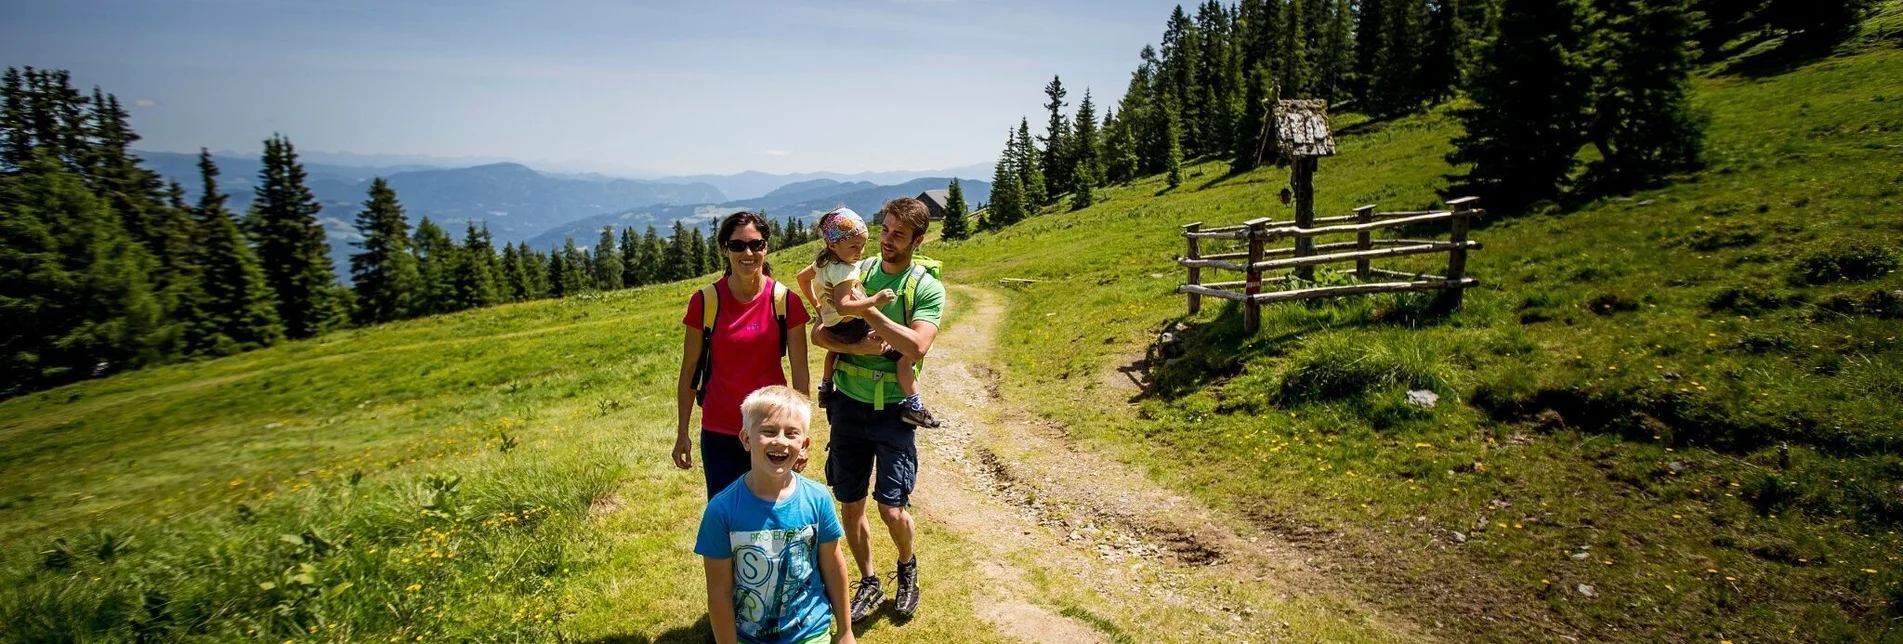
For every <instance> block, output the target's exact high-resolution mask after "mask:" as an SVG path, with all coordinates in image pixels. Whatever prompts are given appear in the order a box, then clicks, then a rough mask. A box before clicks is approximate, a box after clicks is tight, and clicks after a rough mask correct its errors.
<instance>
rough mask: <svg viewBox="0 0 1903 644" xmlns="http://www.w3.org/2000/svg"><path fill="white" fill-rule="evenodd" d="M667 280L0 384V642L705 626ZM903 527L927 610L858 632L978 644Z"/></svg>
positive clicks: (960, 583)
mask: <svg viewBox="0 0 1903 644" xmlns="http://www.w3.org/2000/svg"><path fill="white" fill-rule="evenodd" d="M786 261H792V260H791V259H789V260H786ZM690 292H691V286H689V285H685V284H677V285H671V286H666V287H654V288H645V289H638V290H632V291H621V292H615V293H610V294H604V295H599V296H591V297H579V298H570V299H567V300H562V301H547V302H535V303H528V304H519V305H510V306H504V307H499V308H495V309H489V310H484V311H477V312H471V313H466V314H460V315H455V316H448V317H439V318H429V319H422V320H414V321H409V322H402V323H397V324H392V325H387V326H382V327H377V328H374V329H368V330H359V331H348V332H343V333H336V334H331V335H328V336H324V337H323V338H320V339H317V340H313V341H307V342H300V343H294V344H290V345H286V346H282V347H277V348H272V349H268V350H264V351H256V352H252V353H247V354H243V355H239V356H234V357H230V358H226V359H221V360H216V361H210V362H202V363H195V364H183V365H175V366H170V367H165V368H160V369H151V370H146V371H141V372H136V373H131V374H126V375H122V376H117V377H113V378H109V379H105V380H99V381H94V382H87V383H81V384H77V385H73V386H68V387H64V388H60V389H56V390H51V391H46V392H41V393H38V394H33V395H29V396H23V397H19V398H15V399H11V400H7V401H4V402H0V418H4V419H5V420H4V422H3V423H0V467H3V468H4V474H5V475H4V476H0V545H3V546H4V547H3V548H0V553H4V554H0V584H4V585H5V587H6V588H7V590H6V591H5V592H0V623H4V624H6V625H7V626H6V627H4V628H0V640H5V641H20V642H58V641H149V640H155V639H162V640H182V641H197V640H206V641H229V640H258V641H273V642H277V641H287V640H292V641H329V642H345V641H349V642H363V641H444V640H456V641H549V640H554V639H562V640H565V641H584V642H649V641H661V642H700V641H704V640H705V639H706V630H705V618H704V617H703V615H704V614H705V609H706V607H705V596H704V590H703V586H702V584H701V582H700V579H701V568H700V564H699V560H698V558H696V557H695V556H694V555H693V553H692V552H691V547H692V546H691V544H692V539H693V531H694V529H695V526H696V525H698V521H699V516H700V509H701V507H702V504H703V499H702V496H703V492H702V490H701V482H700V475H699V473H698V471H694V472H683V471H680V470H676V469H675V468H674V467H673V466H672V465H671V463H670V462H669V460H668V456H667V454H668V450H669V449H670V448H671V447H672V445H673V413H674V412H673V408H674V402H673V401H674V395H673V384H674V374H675V371H676V369H677V368H678V365H679V362H678V361H679V359H680V357H679V356H680V349H679V342H680V339H679V338H680V328H681V327H680V326H679V319H680V318H679V316H680V315H681V311H682V309H683V307H684V303H685V301H686V298H687V295H688V294H689V293H690ZM815 456H816V458H815V461H814V464H813V467H815V468H817V467H821V466H823V462H824V456H823V453H821V454H816V455H815ZM696 458H698V457H696ZM812 471H815V472H817V471H818V470H817V469H814V470H812ZM923 533H924V535H925V536H924V542H923V543H924V544H926V545H925V546H924V548H925V552H927V553H928V554H929V555H930V556H932V557H933V560H934V562H935V564H936V565H937V566H938V567H940V569H941V570H945V571H947V574H946V575H945V576H944V577H943V578H940V579H938V580H936V581H937V584H936V586H935V588H934V592H935V596H934V597H933V599H934V600H935V602H937V603H938V604H939V606H942V607H945V609H944V610H940V611H936V612H928V613H925V614H922V615H921V616H920V618H919V619H918V620H916V621H915V622H914V623H912V624H909V625H907V627H906V628H905V629H904V630H903V631H899V633H898V634H897V635H895V636H885V637H881V639H886V640H893V641H947V640H953V639H956V640H971V641H989V640H993V639H997V636H996V635H995V634H993V633H991V632H989V631H987V630H986V627H985V626H984V625H983V624H982V623H975V622H974V621H973V620H970V619H969V617H968V615H969V609H968V608H967V609H964V610H960V609H958V607H959V606H960V605H961V604H968V602H969V599H968V598H969V595H970V593H971V592H972V591H973V586H972V582H968V581H966V578H965V577H963V576H959V575H956V574H953V573H952V571H956V570H960V569H964V568H968V567H969V566H970V565H971V563H970V562H969V561H967V560H965V559H963V558H962V555H961V554H960V553H962V552H964V551H966V550H968V548H964V547H961V546H960V545H959V541H958V539H959V537H958V536H957V535H956V534H951V533H941V532H940V531H939V530H938V529H937V528H935V527H933V526H926V527H925V528H924V529H923ZM873 628H875V629H876V628H878V627H877V626H874V627H873ZM954 633H955V634H956V635H954Z"/></svg>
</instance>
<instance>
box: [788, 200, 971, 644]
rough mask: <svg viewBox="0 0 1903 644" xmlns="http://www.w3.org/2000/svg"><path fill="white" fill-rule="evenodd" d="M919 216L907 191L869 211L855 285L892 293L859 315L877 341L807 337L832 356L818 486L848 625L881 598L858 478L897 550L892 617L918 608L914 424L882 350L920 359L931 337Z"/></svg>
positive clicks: (924, 217)
mask: <svg viewBox="0 0 1903 644" xmlns="http://www.w3.org/2000/svg"><path fill="white" fill-rule="evenodd" d="M929 212H930V211H928V210H926V208H925V204H924V203H922V202H920V201H919V200H917V199H912V198H909V197H907V198H900V199H893V200H892V201H889V202H886V204H885V207H884V208H881V209H880V210H879V216H880V221H881V224H880V228H881V230H880V231H879V257H878V259H876V260H868V261H867V262H865V263H864V265H863V266H864V269H863V270H862V271H861V278H860V282H861V283H862V284H863V285H864V287H865V292H867V293H878V292H879V291H880V290H883V289H892V291H893V292H895V293H898V294H899V297H898V298H896V299H894V300H893V302H892V303H890V304H887V305H885V306H883V307H879V308H876V309H872V310H869V311H867V312H866V315H865V316H863V317H864V319H865V321H866V323H868V324H870V325H872V329H873V331H876V332H877V333H878V337H877V338H867V339H866V340H864V341H861V342H857V343H852V344H842V343H839V342H838V341H836V340H834V339H833V337H832V335H831V334H827V333H815V334H813V341H814V342H817V343H819V345H820V346H823V347H825V348H827V349H829V350H832V351H837V352H839V353H840V354H841V355H840V357H839V362H838V364H837V371H838V372H837V373H836V374H834V376H833V378H834V387H835V392H834V393H833V395H832V398H831V400H829V401H827V406H826V418H827V421H828V423H830V424H831V425H832V440H831V443H829V444H828V445H827V447H826V449H827V454H828V455H827V458H826V483H827V484H828V485H831V486H832V488H833V498H835V499H838V500H839V502H840V504H841V506H842V507H841V511H840V514H841V518H842V519H844V523H845V528H846V545H847V547H848V548H849V549H851V550H852V558H853V560H854V562H856V563H857V564H858V565H859V573H860V579H859V580H858V581H855V582H853V583H852V590H853V596H852V621H854V622H858V621H860V620H863V619H865V618H866V617H868V616H870V615H872V612H873V611H874V610H875V609H877V608H878V607H879V605H880V604H881V603H883V602H884V601H885V590H884V588H882V587H881V584H880V581H879V575H878V572H877V570H876V569H875V568H873V564H872V529H871V527H870V526H869V525H868V524H867V523H866V496H867V492H868V490H867V487H868V485H867V483H868V479H871V486H870V487H871V488H872V489H871V490H870V492H871V496H872V498H873V499H874V500H876V501H878V503H879V518H880V519H883V520H884V521H885V527H886V530H887V531H888V532H890V533H891V534H892V545H893V547H895V548H896V549H897V550H898V551H899V553H898V554H899V557H898V575H897V577H898V581H897V583H896V584H895V585H896V586H897V587H896V588H895V589H894V590H893V593H892V595H893V601H892V604H893V606H892V610H893V612H894V613H896V614H897V615H898V616H899V617H900V618H901V619H909V618H911V617H912V615H913V614H914V613H915V612H916V611H917V610H918V595H919V592H918V557H916V556H915V555H914V554H913V552H912V537H913V523H912V515H911V513H910V512H908V511H907V510H906V508H907V507H908V506H909V505H911V496H912V486H913V484H914V483H916V482H917V478H918V443H917V441H916V440H915V436H914V434H913V430H914V427H913V426H912V425H910V424H908V423H906V422H905V420H904V419H903V418H902V417H901V410H902V406H901V405H899V404H898V403H899V401H901V400H903V399H904V397H905V395H904V394H903V393H902V392H901V391H900V390H899V386H898V382H896V380H895V374H896V373H897V370H898V363H897V362H895V361H893V360H892V359H891V358H890V357H887V356H886V355H884V354H886V352H887V351H896V352H898V353H899V354H902V355H903V356H906V357H910V358H912V360H914V361H922V360H924V359H925V354H926V352H928V351H929V350H930V349H931V347H932V340H934V339H935V338H937V336H938V321H939V319H940V318H941V316H942V315H943V314H944V309H945V286H944V285H943V284H941V283H939V281H938V278H936V277H933V276H932V275H930V274H929V273H927V272H925V271H924V269H923V268H922V267H916V266H914V264H913V261H912V259H913V255H914V254H915V253H916V251H917V250H918V247H919V244H921V243H923V242H924V241H925V231H926V229H927V228H929V227H930V226H931V218H930V216H929V214H928V213H929ZM908 283H909V284H913V286H912V287H911V288H912V293H911V295H910V297H907V296H906V294H905V293H904V292H903V289H904V288H905V286H906V285H907V284H908ZM908 301H909V302H910V306H909V307H908V306H907V303H908ZM875 472H876V474H877V476H876V477H875V476H874V474H875Z"/></svg>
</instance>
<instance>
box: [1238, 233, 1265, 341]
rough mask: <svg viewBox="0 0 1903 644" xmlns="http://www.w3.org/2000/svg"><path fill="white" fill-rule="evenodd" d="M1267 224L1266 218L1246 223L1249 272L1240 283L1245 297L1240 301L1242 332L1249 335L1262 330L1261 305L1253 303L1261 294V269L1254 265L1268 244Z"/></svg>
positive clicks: (1260, 258)
mask: <svg viewBox="0 0 1903 644" xmlns="http://www.w3.org/2000/svg"><path fill="white" fill-rule="evenodd" d="M1268 223H1269V219H1268V218H1266V217H1265V218H1262V219H1252V220H1249V222H1248V223H1247V226H1248V227H1249V264H1248V269H1249V270H1248V272H1247V273H1246V275H1247V276H1248V277H1245V278H1243V279H1244V280H1245V281H1244V282H1243V283H1242V292H1243V295H1244V296H1245V298H1244V299H1243V300H1242V330H1244V331H1247V332H1249V333H1250V334H1254V333H1255V332H1256V330H1257V329H1260V328H1262V305H1261V304H1257V303H1256V301H1255V296H1256V294H1258V293H1261V292H1262V269H1261V268H1259V267H1257V266H1256V263H1257V262H1261V261H1262V247H1263V246H1265V245H1267V244H1268V242H1269V240H1268V237H1267V235H1266V233H1265V232H1264V230H1265V229H1266V228H1267V226H1268Z"/></svg>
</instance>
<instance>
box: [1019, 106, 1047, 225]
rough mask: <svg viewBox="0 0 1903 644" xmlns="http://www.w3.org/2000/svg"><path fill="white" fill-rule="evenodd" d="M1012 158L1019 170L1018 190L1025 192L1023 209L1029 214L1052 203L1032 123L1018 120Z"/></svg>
mask: <svg viewBox="0 0 1903 644" xmlns="http://www.w3.org/2000/svg"><path fill="white" fill-rule="evenodd" d="M1013 156H1015V157H1016V158H1014V159H1012V162H1011V163H1012V167H1015V168H1017V170H1018V190H1019V191H1020V192H1022V193H1023V194H1024V202H1023V206H1024V208H1023V211H1022V212H1021V213H1020V214H1022V215H1025V216H1029V215H1031V214H1032V213H1035V212H1037V209H1038V208H1042V207H1044V206H1047V205H1050V203H1051V199H1052V195H1051V194H1050V193H1049V192H1047V191H1046V189H1045V184H1044V170H1043V168H1040V167H1038V165H1039V162H1038V149H1037V143H1035V142H1033V141H1032V140H1031V123H1030V121H1028V120H1025V119H1019V120H1018V135H1017V146H1016V149H1015V152H1014V155H1013Z"/></svg>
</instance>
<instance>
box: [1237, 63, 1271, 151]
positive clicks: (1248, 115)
mask: <svg viewBox="0 0 1903 644" xmlns="http://www.w3.org/2000/svg"><path fill="white" fill-rule="evenodd" d="M1274 100H1276V95H1275V77H1274V75H1273V74H1272V73H1271V71H1270V70H1269V69H1268V68H1266V67H1264V68H1259V69H1257V70H1255V74H1254V75H1253V76H1252V77H1251V78H1250V79H1249V92H1248V94H1246V95H1244V98H1243V106H1244V107H1245V109H1244V111H1243V113H1242V119H1241V120H1240V121H1239V122H1238V124H1237V129H1236V155H1235V159H1234V160H1231V161H1230V162H1229V171H1230V172H1236V173H1240V172H1248V171H1249V170H1253V169H1255V167H1256V162H1257V157H1258V156H1260V157H1262V159H1261V160H1262V161H1268V160H1269V159H1272V158H1274V156H1272V155H1271V154H1270V153H1269V152H1268V151H1265V150H1264V149H1263V148H1262V145H1263V143H1262V134H1263V126H1264V124H1265V122H1266V121H1267V119H1268V118H1269V108H1268V104H1269V102H1270V101H1274Z"/></svg>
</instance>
